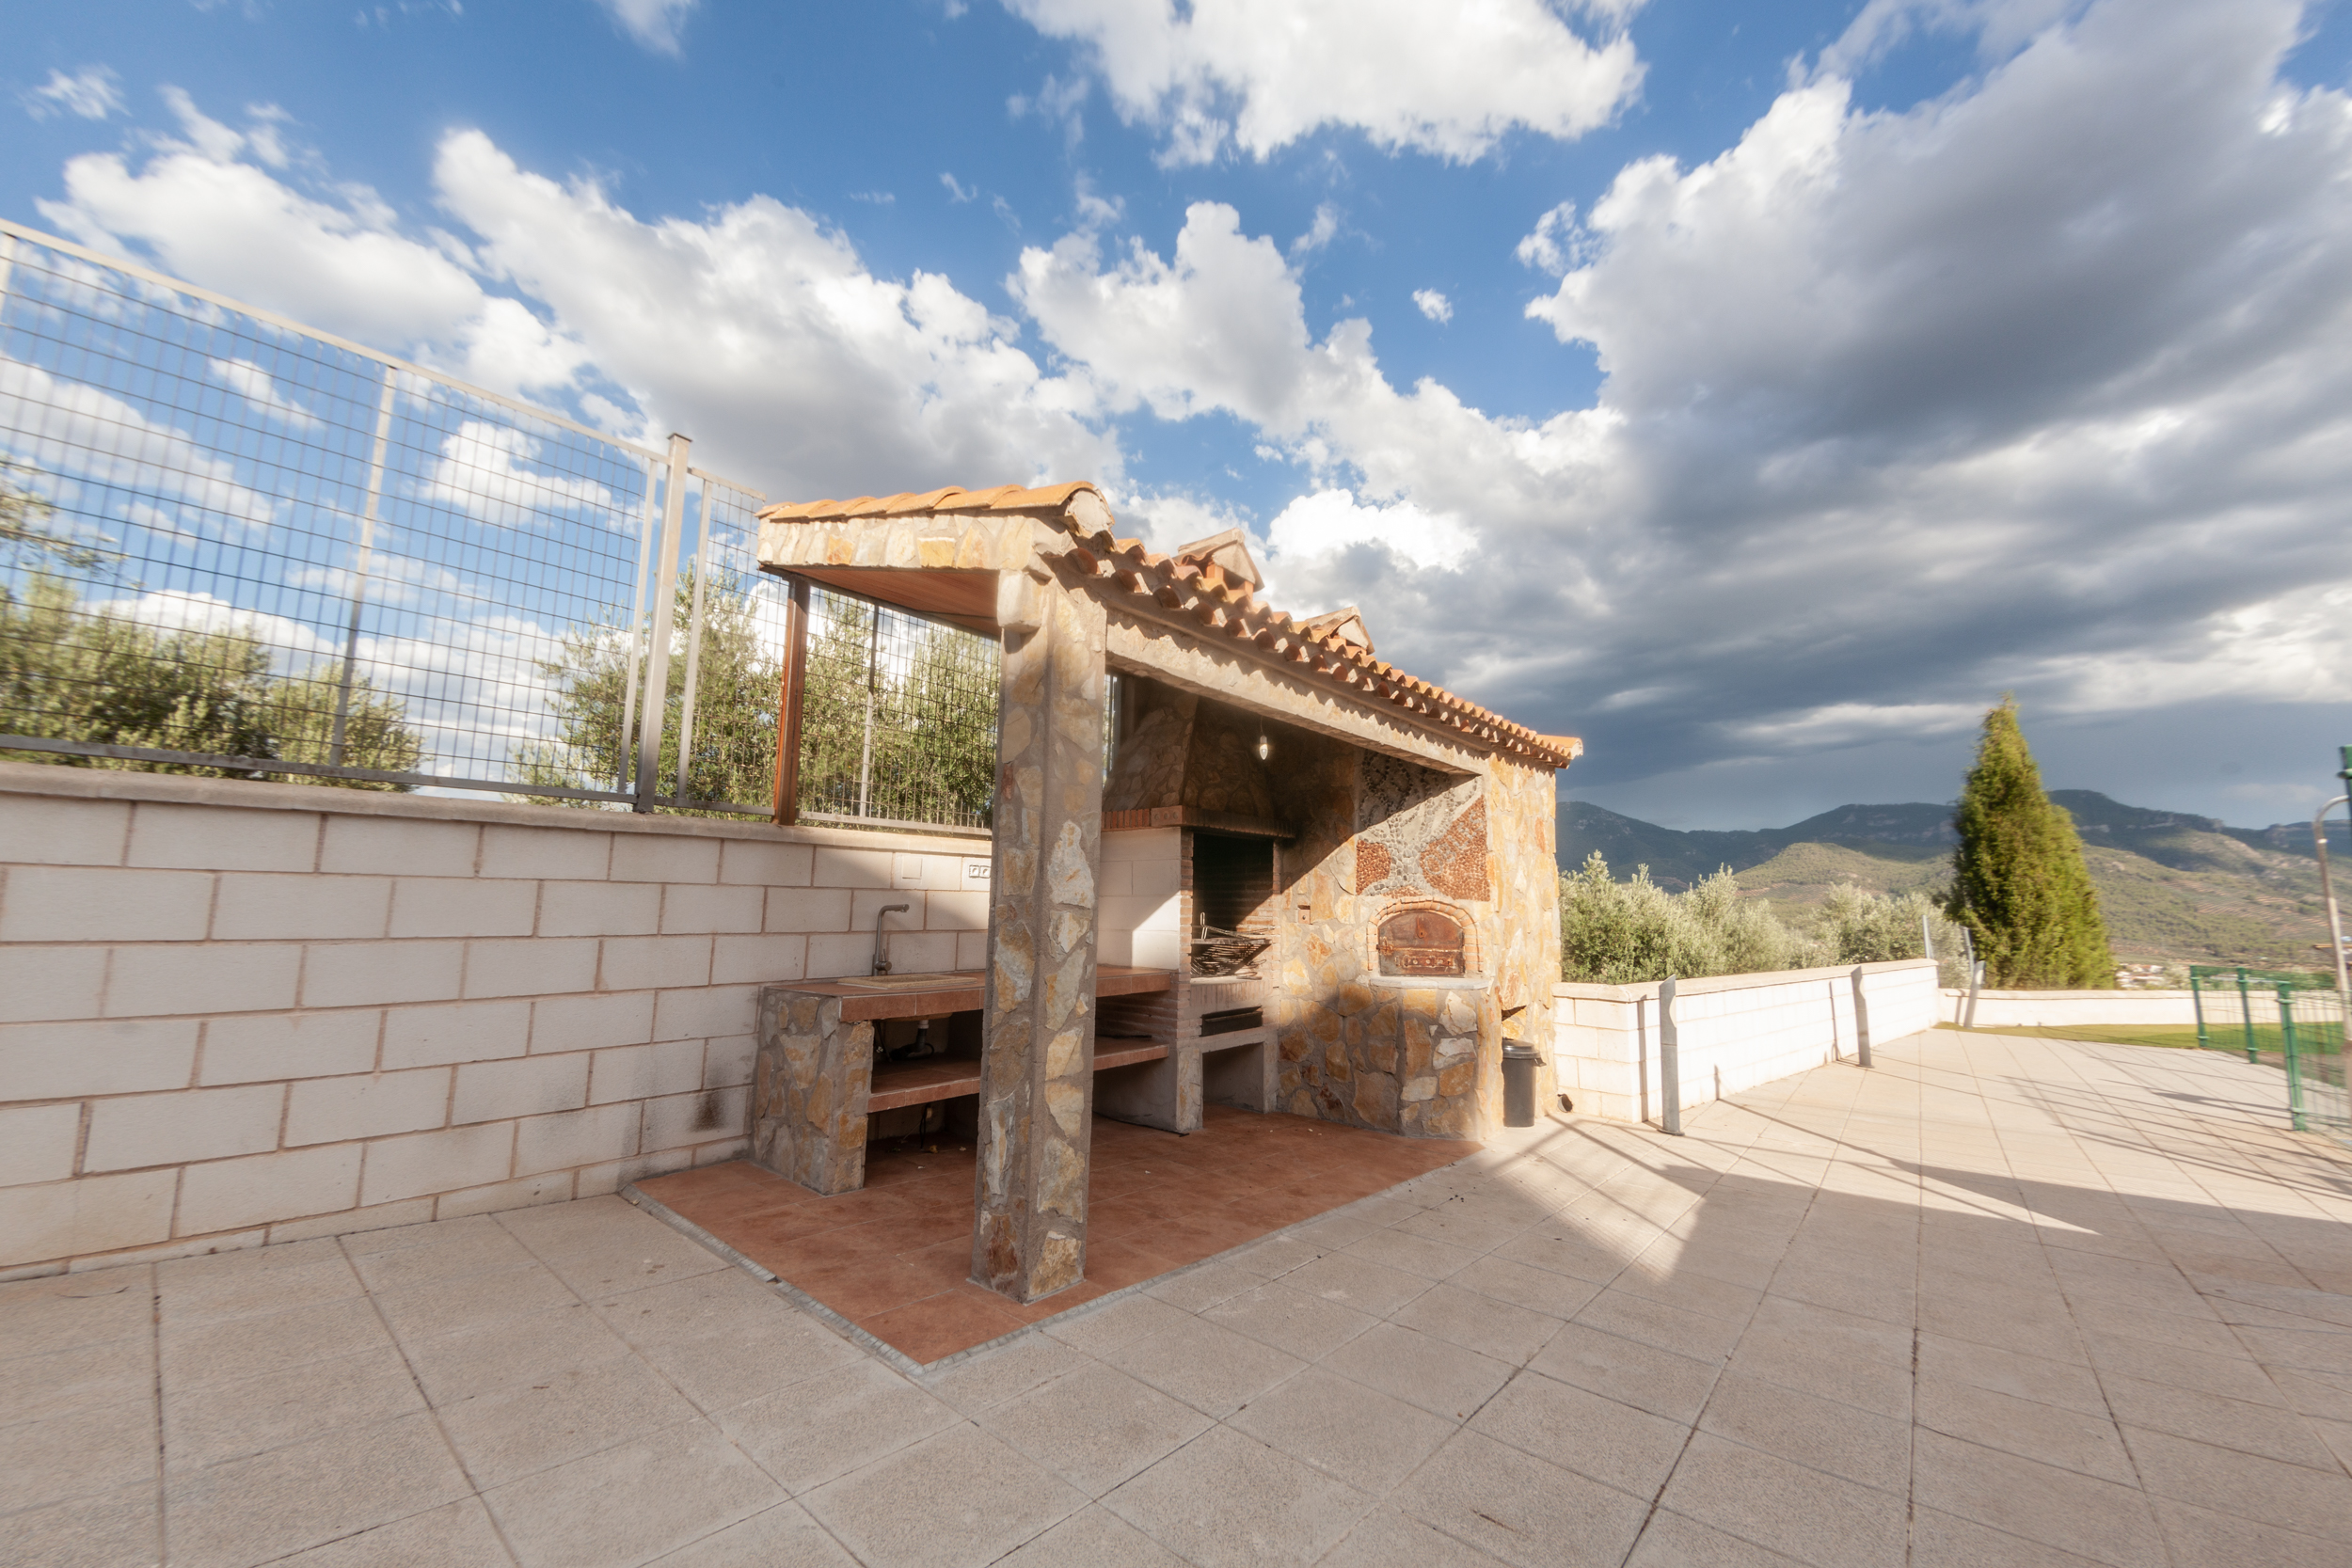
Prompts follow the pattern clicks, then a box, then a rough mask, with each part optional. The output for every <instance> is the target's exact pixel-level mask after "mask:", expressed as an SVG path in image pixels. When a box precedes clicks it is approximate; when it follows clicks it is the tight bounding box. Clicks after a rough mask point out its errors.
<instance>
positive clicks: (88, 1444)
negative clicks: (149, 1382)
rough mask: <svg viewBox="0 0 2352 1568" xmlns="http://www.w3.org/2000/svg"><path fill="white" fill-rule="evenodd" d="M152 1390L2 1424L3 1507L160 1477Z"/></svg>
mask: <svg viewBox="0 0 2352 1568" xmlns="http://www.w3.org/2000/svg"><path fill="white" fill-rule="evenodd" d="M155 1462H156V1450H155V1400H154V1395H153V1393H152V1391H150V1392H148V1394H147V1395H146V1397H144V1398H135V1399H131V1400H127V1401H123V1402H119V1403H114V1404H102V1405H95V1406H92V1407H90V1408H88V1409H86V1410H72V1411H68V1412H65V1413H64V1414H61V1415H56V1416H47V1417H43V1418H41V1419H40V1420H37V1421H19V1422H16V1423H14V1424H13V1425H10V1426H5V1427H0V1513H12V1512H14V1511H15V1510H17V1509H21V1508H38V1507H40V1506H41V1505H43V1504H46V1503H57V1502H65V1501H68V1500H69V1499H72V1498H74V1497H88V1496H90V1495H92V1494H94V1493H100V1492H115V1491H119V1490H121V1489H122V1488H124V1487H128V1486H135V1485H137V1484H139V1483H140V1482H142V1481H144V1482H145V1483H146V1484H148V1485H150V1486H152V1485H153V1484H154V1483H155Z"/></svg>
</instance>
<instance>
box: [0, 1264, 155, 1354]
mask: <svg viewBox="0 0 2352 1568" xmlns="http://www.w3.org/2000/svg"><path fill="white" fill-rule="evenodd" d="M154 1277H155V1275H154V1270H153V1269H152V1268H151V1267H150V1266H149V1265H147V1264H145V1263H134V1264H128V1265H125V1266H124V1267H121V1268H116V1269H93V1270H91V1271H90V1272H89V1273H87V1274H64V1275H50V1276H48V1277H46V1278H42V1279H19V1280H12V1281H10V1282H8V1283H7V1284H4V1285H0V1320H4V1321H6V1323H8V1333H7V1334H6V1335H5V1336H0V1357H15V1356H19V1355H40V1354H45V1353H47V1352H50V1351H59V1350H71V1349H73V1348H74V1347H76V1346H79V1345H95V1344H100V1343H103V1342H105V1341H107V1340H113V1339H122V1338H151V1337H152V1336H153V1334H154V1311H155V1297H154Z"/></svg>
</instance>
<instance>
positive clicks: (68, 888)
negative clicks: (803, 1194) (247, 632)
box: [0, 764, 990, 1276]
mask: <svg viewBox="0 0 2352 1568" xmlns="http://www.w3.org/2000/svg"><path fill="white" fill-rule="evenodd" d="M989 852H990V847H989V842H988V840H986V839H985V838H980V839H973V838H968V837H954V838H950V837H935V836H931V835H928V834H913V833H875V832H845V831H840V830H827V829H818V828H797V829H780V828H775V827H771V826H770V825H768V824H766V823H760V822H738V821H722V820H703V819H689V818H680V817H659V816H628V815H625V814H618V813H610V812H596V811H575V810H565V809H562V808H557V807H550V806H537V805H510V804H505V803H502V802H500V801H498V800H487V799H483V800H476V799H466V800H444V799H431V798H425V797H420V796H414V795H390V794H378V793H373V792H368V791H360V790H346V789H329V788H317V787H307V786H302V785H294V784H263V783H251V782H246V781H239V780H212V779H191V778H175V777H168V776H164V775H157V774H143V773H120V772H107V771H100V770H96V769H90V768H62V767H49V766H40V765H28V764H0V876H5V882H4V883H0V1276H7V1275H23V1274H40V1273H50V1272H55V1271H57V1270H59V1269H63V1268H66V1267H69V1266H71V1267H84V1266H96V1265H98V1264H103V1263H106V1262H113V1261H119V1260H122V1259H129V1258H147V1257H155V1256H168V1255H173V1254H183V1253H191V1252H205V1251H215V1250H219V1249H222V1248H227V1247H236V1246H249V1245H256V1244H259V1243H262V1242H269V1241H285V1240H292V1239H295V1238H299V1237H306V1236H319V1235H328V1234H334V1233H337V1232H342V1231H350V1230H360V1229H367V1228H370V1227H381V1226H391V1225H405V1224H409V1223H412V1222H415V1221H420V1220H425V1219H432V1218H437V1217H447V1216H449V1215H453V1214H463V1213H471V1212H480V1211H485V1210H492V1209H501V1208H513V1207H516V1206H518V1205H521V1204H528V1203H535V1202H552V1201H558V1200H561V1199H564V1198H570V1197H576V1196H588V1195H591V1194H595V1193H605V1192H612V1191H613V1190H614V1189H616V1188H618V1187H619V1186H621V1185H623V1184H624V1183H626V1182H628V1181H630V1180H635V1179H636V1178H637V1177H640V1176H644V1175H648V1174H651V1173H653V1172H656V1171H662V1170H669V1169H674V1168H676V1167H679V1166H683V1165H687V1164H695V1163H707V1162H710V1161H714V1160H722V1159H728V1158H732V1157H734V1156H735V1155H737V1154H739V1153H741V1152H742V1151H743V1148H744V1138H745V1129H746V1111H747V1100H746V1097H747V1095H748V1092H749V1089H748V1085H749V1081H750V1078H751V1068H752V1055H753V1047H754V1033H753V1031H754V1008H755V1006H756V993H757V991H758V989H759V987H760V986H761V985H762V984H764V983H770V982H773V981H777V980H787V979H797V978H802V977H804V976H808V975H823V974H865V973H866V972H867V970H868V967H869V964H870V962H871V958H872V954H873V935H872V932H873V925H874V916H875V911H877V909H878V908H879V907H880V906H882V905H883V904H890V903H902V902H903V903H908V904H912V905H914V909H913V910H911V911H909V912H908V913H906V914H904V915H894V916H892V917H891V927H892V928H893V929H894V930H895V931H898V932H899V933H901V934H898V935H896V936H894V937H893V938H892V939H891V949H890V951H891V958H892V961H893V963H894V964H895V965H896V967H897V968H898V969H899V970H901V971H908V972H912V971H917V970H930V969H955V968H964V969H977V968H979V967H980V966H981V964H982V962H983V961H984V955H985V932H986V924H987V918H988V915H987V908H986V903H987V896H988V895H987V894H986V893H984V892H979V891H970V890H972V889H976V888H984V887H985V886H986V883H984V882H980V881H978V880H977V879H970V878H967V876H966V874H965V871H966V863H967V862H969V861H971V860H975V859H977V860H981V861H985V860H986V859H987V857H988V855H989Z"/></svg>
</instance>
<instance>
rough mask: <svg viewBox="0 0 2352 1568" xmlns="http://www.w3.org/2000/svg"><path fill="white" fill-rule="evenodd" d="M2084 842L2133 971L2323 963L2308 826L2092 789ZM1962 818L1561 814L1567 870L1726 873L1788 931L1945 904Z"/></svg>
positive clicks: (1666, 881)
mask: <svg viewBox="0 0 2352 1568" xmlns="http://www.w3.org/2000/svg"><path fill="white" fill-rule="evenodd" d="M2050 799H2051V800H2054V801H2056V802H2057V803H2058V805H2061V806H2063V807H2065V808H2066V810H2067V812H2068V814H2069V815H2070V816H2073V817H2074V827H2075V830H2076V831H2077V832H2079V833H2080V834H2081V835H2082V840H2083V854H2084V859H2085V860H2086V862H2087V863H2088V864H2089V866H2090V876H2091V880H2092V882H2093V883H2094V884H2095V885H2096V886H2097V888H2098V890H2099V900H2100V906H2101V909H2102V911H2103V912H2104V913H2105V914H2106V922H2107V932H2108V936H2109V938H2110V939H2111V941H2112V942H2113V944H2114V947H2115V952H2116V956H2117V958H2121V959H2123V960H2125V961H2137V962H2159V961H2161V962H2172V963H2262V964H2281V965H2290V964H2291V965H2294V966H2296V967H2301V966H2303V965H2305V964H2308V963H2310V962H2312V961H2314V960H2315V958H2316V956H2317V955H2316V954H2314V953H2313V952H2312V945H2313V944H2314V943H2316V944H2317V945H2318V951H2319V952H2320V953H2324V952H2325V951H2326V942H2327V934H2328V932H2327V916H2326V913H2325V911H2324V908H2323V907H2322V905H2321V903H2320V900H2319V875H2318V867H2317V864H2316V863H2315V861H2314V860H2313V857H2312V840H2311V829H2310V826H2309V825H2308V824H2302V823H2280V824H2278V825H2275V826H2272V827H2268V828H2233V827H2230V826H2228V825H2227V824H2225V823H2223V822H2221V821H2220V820H2218V819H2217V818H2215V817H2210V816H2192V815H2189V814H2187V813H2185V812H2168V811H2152V810H2149V809H2147V808H2145V807H2142V806H2128V805H2125V804H2123V803H2122V802H2121V801H2119V800H2111V799H2109V798H2108V797H2106V796H2105V795H2102V794H2099V793H2098V792H2096V791H2094V790H2088V789H2054V790H2052V791H2050ZM1956 842H1958V835H1957V834H1956V833H1955V832H1953V830H1952V808H1951V806H1949V805H1948V804H1947V805H1934V804H1930V803H1928V802H1924V801H1911V802H1907V803H1902V804H1896V805H1848V806H1839V807H1837V808H1836V809H1835V810H1832V811H1825V812H1823V813H1821V814H1820V816H1808V817H1806V818H1805V819H1804V821H1802V822H1798V823H1794V824H1792V825H1790V826H1788V827H1786V828H1764V829H1755V830H1728V831H1726V830H1714V831H1709V830H1704V829H1700V830H1684V829H1677V828H1661V827H1660V826H1658V825H1657V824H1656V823H1652V822H1644V821H1642V820H1640V819H1639V818H1637V817H1631V816H1620V815H1619V814H1618V813H1616V812H1613V811H1608V810H1605V809H1603V808H1602V807H1599V806H1596V805H1592V804H1589V803H1587V802H1585V801H1581V800H1569V801H1564V802H1562V804H1561V807H1560V828H1559V846H1560V851H1559V852H1560V864H1561V867H1562V869H1564V870H1574V869H1575V868H1577V867H1578V866H1581V865H1582V864H1583V863H1584V860H1585V857H1586V856H1588V855H1590V854H1592V853H1594V852H1596V851H1597V852H1598V853H1599V854H1600V855H1601V856H1602V858H1603V859H1605V860H1606V861H1607V862H1608V863H1609V869H1610V871H1611V873H1612V874H1613V876H1615V877H1616V878H1617V879H1619V880H1621V881H1622V880H1625V879H1629V878H1630V877H1632V876H1633V875H1634V873H1635V868H1636V867H1638V866H1642V865H1646V866H1648V867H1649V873H1650V877H1651V879H1653V880H1655V881H1656V882H1658V883H1659V884H1660V885H1661V886H1662V887H1667V888H1672V889H1677V890H1679V889H1682V888H1687V887H1689V886H1690V885H1691V884H1692V883H1693V882H1695V881H1697V880H1698V879H1701V878H1703V877H1707V876H1710V875H1712V874H1713V873H1714V872H1715V871H1716V870H1717V869H1718V868H1723V867H1728V868H1729V869H1730V870H1731V871H1732V872H1733V873H1734V874H1735V875H1736V876H1737V877H1738V879H1739V881H1740V888H1741V889H1742V891H1744V892H1746V893H1747V894H1748V895H1751V896H1754V897H1761V898H1768V899H1770V900H1772V902H1773V904H1774V905H1775V906H1779V907H1780V912H1781V913H1782V914H1783V915H1784V917H1786V918H1788V919H1789V920H1790V922H1791V923H1792V924H1796V925H1800V926H1802V925H1804V924H1806V923H1807V922H1808V921H1809V919H1810V907H1811V906H1815V905H1818V904H1819V903H1820V901H1821V900H1822V899H1823V898H1824V897H1826V896H1827V895H1828V894H1829V891H1830V889H1831V888H1833V887H1835V886H1836V885H1837V884H1838V883H1840V882H1845V881H1851V882H1853V883H1854V884H1855V885H1856V886H1858V887H1861V888H1863V889H1865V890H1866V891H1868V892H1873V893H1896V894H1899V893H1907V892H1910V891H1912V890H1914V889H1919V890H1923V891H1928V892H1938V891H1941V890H1942V889H1943V888H1945V887H1947V886H1948V885H1949V883H1950V881H1951V847H1952V846H1953V845H1954V844H1955V843H1956Z"/></svg>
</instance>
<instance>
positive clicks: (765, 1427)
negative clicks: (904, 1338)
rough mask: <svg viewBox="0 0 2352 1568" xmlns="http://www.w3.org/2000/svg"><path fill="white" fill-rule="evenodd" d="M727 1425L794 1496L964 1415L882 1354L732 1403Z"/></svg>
mask: <svg viewBox="0 0 2352 1568" xmlns="http://www.w3.org/2000/svg"><path fill="white" fill-rule="evenodd" d="M712 1419H713V1420H714V1421H716V1422H717V1424H718V1426H719V1428H720V1430H722V1431H723V1432H724V1433H726V1435H727V1436H728V1437H730V1438H732V1439H733V1440H734V1441H735V1443H736V1444H737V1446H738V1447H739V1448H741V1449H742V1450H743V1451H744V1452H745V1453H747V1454H749V1455H751V1456H752V1458H753V1459H755V1460H756V1461H757V1462H758V1464H759V1465H760V1467H761V1468H762V1469H764V1470H766V1471H767V1472H768V1474H770V1475H771V1476H773V1477H774V1478H775V1479H776V1481H778V1482H779V1483H780V1484H782V1485H783V1486H784V1488H785V1489H786V1490H787V1492H789V1493H791V1494H792V1495H793V1496H794V1497H799V1496H800V1495H801V1494H803V1493H804V1492H807V1491H808V1490H810V1489H811V1488H813V1487H817V1486H821V1485H823V1484H824V1483H825V1482H826V1481H832V1480H833V1479H834V1478H835V1477H836V1476H842V1475H846V1474H848V1473H849V1472H850V1471H851V1470H854V1469H857V1468H859V1467H861V1466H863V1465H870V1464H872V1463H873V1462H874V1461H875V1460H877V1459H881V1458H883V1457H884V1456H886V1455H888V1454H892V1453H896V1452H897V1451H898V1449H903V1448H905V1447H907V1446H908V1445H909V1444H912V1443H917V1442H920V1441H921V1440H922V1439H924V1438H926V1437H929V1436H930V1435H931V1434H932V1433H936V1432H940V1431H943V1430H945V1429H946V1428H947V1427H950V1426H953V1425H955V1424H956V1423H957V1422H958V1421H960V1420H961V1419H962V1418H961V1417H960V1416H958V1415H957V1413H956V1412H955V1411H954V1410H952V1409H950V1408H949V1407H948V1406H947V1405H946V1404H945V1403H943V1402H940V1401H939V1400H937V1399H934V1398H932V1397H931V1396H930V1394H928V1393H926V1392H924V1391H923V1390H922V1389H921V1388H918V1387H916V1386H914V1384H913V1383H911V1382H909V1381H908V1380H907V1379H905V1378H904V1377H901V1376H900V1375H899V1374H898V1373H897V1372H894V1371H892V1370H890V1369H889V1368H887V1367H884V1366H882V1364H881V1363H879V1362H876V1361H862V1362H859V1363H857V1364H856V1365H854V1366H849V1367H843V1368H841V1369H839V1370H836V1371H831V1372H825V1373H822V1374H820V1375H818V1376H817V1377H813V1378H810V1379H808V1380H807V1381H806V1382H803V1383H797V1384H794V1385H793V1386H791V1387H789V1388H787V1389H785V1390H783V1391H781V1392H779V1393H774V1394H767V1395H763V1396H761V1397H760V1398H758V1399H755V1400H750V1401H747V1402H744V1403H742V1404H738V1405H731V1406H729V1407H727V1408H726V1409H724V1410H722V1411H720V1412H719V1413H718V1414H717V1415H716V1416H714V1417H713V1418H712Z"/></svg>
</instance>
